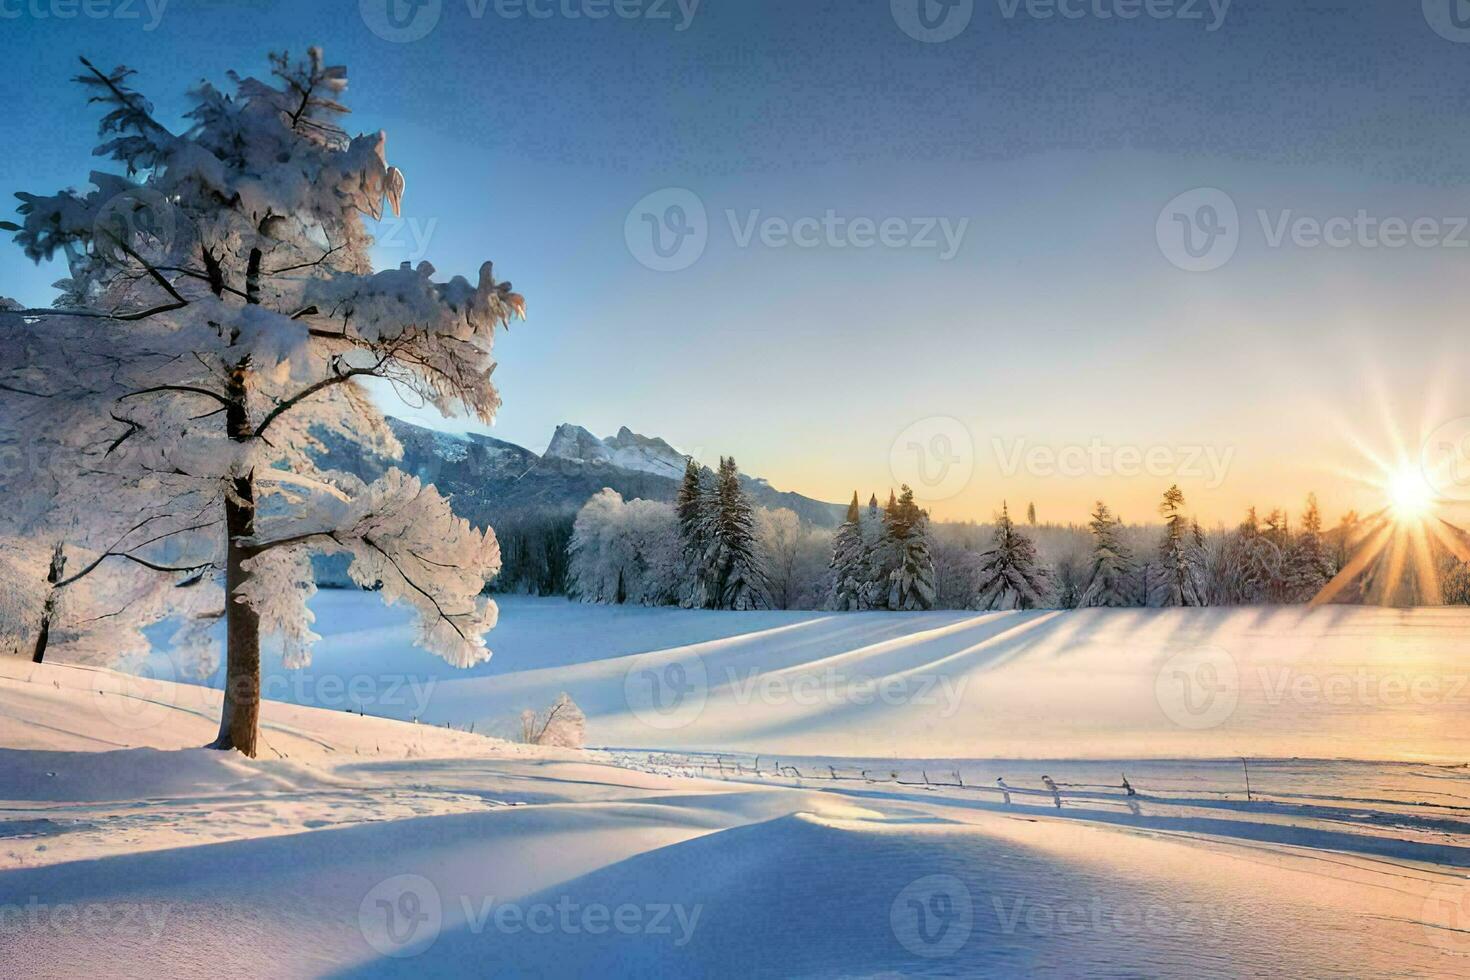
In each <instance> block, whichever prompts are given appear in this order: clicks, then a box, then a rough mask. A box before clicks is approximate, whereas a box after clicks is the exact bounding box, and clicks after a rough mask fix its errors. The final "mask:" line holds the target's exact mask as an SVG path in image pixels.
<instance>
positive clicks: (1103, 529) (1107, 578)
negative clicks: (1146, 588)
mask: <svg viewBox="0 0 1470 980" xmlns="http://www.w3.org/2000/svg"><path fill="white" fill-rule="evenodd" d="M1087 526H1088V527H1089V528H1090V529H1091V531H1092V565H1091V568H1090V569H1089V572H1088V577H1087V585H1086V586H1085V587H1084V589H1083V591H1082V596H1081V598H1080V599H1079V600H1078V602H1077V605H1078V606H1080V607H1092V606H1111V607H1119V606H1131V605H1133V599H1132V596H1131V595H1130V589H1129V576H1130V574H1131V572H1132V570H1133V557H1132V556H1131V555H1130V554H1129V553H1128V548H1127V546H1126V545H1124V544H1123V542H1122V541H1121V540H1120V539H1119V533H1118V532H1119V529H1120V524H1119V522H1118V520H1117V519H1116V518H1114V517H1113V515H1112V512H1111V511H1109V510H1108V505H1107V504H1105V503H1103V502H1102V501H1101V500H1099V501H1098V502H1097V509H1096V510H1094V511H1093V512H1092V520H1091V521H1090V522H1088V525H1087Z"/></svg>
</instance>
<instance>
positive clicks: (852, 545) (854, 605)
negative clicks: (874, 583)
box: [827, 491, 876, 610]
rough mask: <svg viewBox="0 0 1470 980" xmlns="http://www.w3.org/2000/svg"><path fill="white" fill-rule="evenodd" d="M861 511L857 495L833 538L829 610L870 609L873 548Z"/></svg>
mask: <svg viewBox="0 0 1470 980" xmlns="http://www.w3.org/2000/svg"><path fill="white" fill-rule="evenodd" d="M873 509H876V498H875V500H874V506H873V507H872V508H870V511H869V513H870V514H871V512H872V510H873ZM872 523H873V519H872V518H871V517H870V518H869V519H868V521H866V522H865V521H864V520H863V518H862V511H861V510H860V509H859V508H858V495H857V492H856V491H854V492H853V495H852V502H851V503H850V504H848V505H847V519H846V520H845V521H843V522H842V526H841V527H839V528H838V529H837V533H836V534H835V535H833V537H832V563H831V568H832V590H831V594H830V596H829V597H828V602H827V606H828V608H830V609H839V610H855V609H864V608H867V593H868V583H869V580H870V578H871V574H870V568H871V562H872V551H873V545H872V541H871V540H870V535H869V534H868V533H867V532H868V527H867V525H869V524H872Z"/></svg>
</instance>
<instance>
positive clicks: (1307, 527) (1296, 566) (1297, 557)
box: [1285, 494, 1337, 602]
mask: <svg viewBox="0 0 1470 980" xmlns="http://www.w3.org/2000/svg"><path fill="white" fill-rule="evenodd" d="M1336 572H1337V570H1336V568H1335V567H1334V566H1333V563H1332V559H1331V558H1330V557H1329V556H1328V554H1327V545H1326V542H1324V541H1323V540H1322V512H1321V510H1320V509H1319V508H1318V507H1317V495H1316V494H1308V495H1307V506H1306V509H1305V510H1304V511H1303V512H1302V520H1301V530H1300V531H1298V532H1297V534H1296V537H1295V540H1293V541H1292V543H1291V550H1290V551H1288V552H1287V555H1286V570H1285V579H1286V599H1287V601H1288V602H1311V601H1312V599H1313V598H1315V597H1316V595H1317V593H1319V592H1321V591H1322V588H1323V587H1324V586H1325V585H1326V584H1327V583H1328V582H1330V581H1332V576H1333V575H1335V574H1336Z"/></svg>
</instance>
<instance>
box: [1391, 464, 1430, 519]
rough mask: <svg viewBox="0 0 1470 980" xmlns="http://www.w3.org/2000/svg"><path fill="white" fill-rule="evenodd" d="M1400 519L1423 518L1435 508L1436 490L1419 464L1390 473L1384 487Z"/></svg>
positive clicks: (1394, 511)
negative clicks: (1425, 476) (1430, 484)
mask: <svg viewBox="0 0 1470 980" xmlns="http://www.w3.org/2000/svg"><path fill="white" fill-rule="evenodd" d="M1384 489H1385V491H1386V492H1387V493H1388V502H1389V506H1390V507H1391V508H1392V509H1393V514H1394V516H1395V517H1396V518H1398V519H1399V520H1401V521H1402V520H1422V519H1423V518H1426V517H1428V516H1429V514H1430V511H1432V510H1434V504H1435V500H1434V490H1433V489H1432V488H1431V487H1430V486H1429V481H1428V480H1426V479H1425V478H1424V474H1423V472H1421V471H1420V469H1419V468H1418V467H1417V466H1402V467H1400V468H1399V469H1397V470H1395V471H1394V472H1393V473H1390V474H1389V475H1388V481H1387V484H1386V485H1385V487H1384Z"/></svg>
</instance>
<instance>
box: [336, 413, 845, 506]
mask: <svg viewBox="0 0 1470 980" xmlns="http://www.w3.org/2000/svg"><path fill="white" fill-rule="evenodd" d="M388 422H389V425H390V426H392V428H393V432H394V434H396V435H397V437H398V441H399V442H400V443H402V444H403V458H402V459H401V460H388V459H382V458H378V457H375V456H364V455H363V454H362V452H361V450H360V449H359V448H358V447H356V446H350V445H341V444H337V443H332V449H331V454H332V456H333V457H334V458H335V460H336V465H337V466H339V467H340V468H342V469H346V470H350V471H351V472H354V473H356V474H357V475H359V476H361V477H362V478H363V479H366V480H372V479H375V478H376V477H378V476H379V475H381V474H382V473H383V471H385V470H386V469H388V467H390V466H397V467H399V468H400V469H403V470H405V471H407V472H409V473H412V474H413V475H415V476H417V477H418V478H419V479H421V480H423V481H424V482H426V483H432V484H434V485H435V486H437V487H438V488H439V490H440V491H441V492H442V493H445V494H447V495H449V496H450V498H451V501H452V505H453V507H454V509H455V512H456V513H458V514H459V515H460V516H462V517H465V518H468V519H469V520H470V521H472V522H474V523H476V524H480V525H485V524H489V525H492V526H495V525H499V524H500V523H502V522H504V521H506V520H516V519H518V518H522V517H533V516H539V515H547V514H566V513H573V512H575V511H577V510H579V509H580V508H581V507H582V505H583V504H585V503H586V502H587V500H588V499H589V498H590V497H591V496H592V495H593V494H595V493H597V492H598V491H599V490H601V489H603V488H604V487H611V488H612V489H614V490H616V491H617V492H618V493H620V494H622V495H623V496H624V497H625V498H628V499H632V498H634V497H641V498H642V499H644V500H660V501H666V502H672V501H673V500H674V497H675V495H676V494H677V492H678V489H679V481H680V479H681V478H682V477H683V475H684V466H685V460H686V457H685V455H684V454H683V453H681V452H679V450H677V449H675V448H674V447H673V446H671V445H670V444H669V443H668V442H666V441H664V440H663V439H659V438H656V437H653V436H645V435H640V434H638V433H636V432H633V431H631V430H630V429H628V428H627V427H626V426H624V427H623V428H621V429H619V430H618V432H617V434H616V435H614V436H611V437H609V438H606V439H600V438H598V437H597V436H594V435H593V434H592V433H591V432H589V431H588V430H587V429H585V428H583V427H581V426H578V425H573V424H570V423H566V424H563V425H559V426H557V428H556V431H555V432H554V433H553V434H552V437H551V443H550V444H549V445H548V446H547V448H546V451H545V452H544V453H540V454H538V453H536V452H533V451H532V450H529V449H526V448H524V447H522V446H518V445H516V444H515V443H512V442H506V441H505V440H503V439H496V438H493V437H491V436H486V435H480V434H478V433H469V434H465V435H457V434H451V433H444V432H439V431H435V430H433V429H426V428H423V427H421V426H417V425H414V424H412V423H409V422H404V421H402V420H401V419H395V418H390V419H389V420H388ZM328 441H329V442H331V440H328ZM741 481H742V483H743V484H744V486H745V489H746V492H747V493H749V494H750V497H751V500H752V501H753V502H754V503H755V504H756V505H757V506H759V507H769V508H778V507H786V508H789V509H791V510H793V511H795V512H796V514H797V516H799V517H800V518H801V519H802V520H803V521H805V522H807V523H809V524H814V525H817V526H820V527H835V526H836V525H837V524H838V523H840V522H841V520H842V513H843V509H844V508H843V506H842V505H840V504H833V503H826V502H823V501H819V500H813V499H811V498H810V497H805V496H802V495H801V494H799V493H791V492H783V491H780V490H777V489H775V488H774V487H772V486H771V485H770V483H768V482H767V481H766V480H763V479H760V478H758V477H747V476H742V477H741Z"/></svg>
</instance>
